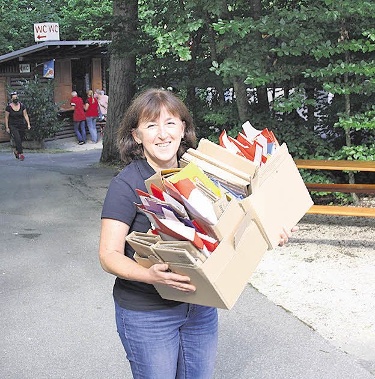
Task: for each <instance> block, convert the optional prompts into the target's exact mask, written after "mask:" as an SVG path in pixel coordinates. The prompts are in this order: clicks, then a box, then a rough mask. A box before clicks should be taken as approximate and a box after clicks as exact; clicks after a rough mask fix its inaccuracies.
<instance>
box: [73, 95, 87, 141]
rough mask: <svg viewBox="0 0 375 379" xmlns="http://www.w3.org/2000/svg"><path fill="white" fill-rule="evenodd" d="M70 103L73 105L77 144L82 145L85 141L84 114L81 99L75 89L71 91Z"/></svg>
mask: <svg viewBox="0 0 375 379" xmlns="http://www.w3.org/2000/svg"><path fill="white" fill-rule="evenodd" d="M70 105H71V106H72V107H73V110H74V111H73V124H74V133H75V134H76V136H77V139H78V144H79V145H83V144H84V143H86V123H85V121H86V115H85V110H84V105H83V100H82V98H81V97H79V96H78V94H77V92H76V91H73V92H72V98H71V100H70Z"/></svg>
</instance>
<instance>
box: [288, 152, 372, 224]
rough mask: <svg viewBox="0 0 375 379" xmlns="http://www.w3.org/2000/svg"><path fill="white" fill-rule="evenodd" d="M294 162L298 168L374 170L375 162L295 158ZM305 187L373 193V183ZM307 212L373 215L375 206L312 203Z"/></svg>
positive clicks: (320, 189)
mask: <svg viewBox="0 0 375 379" xmlns="http://www.w3.org/2000/svg"><path fill="white" fill-rule="evenodd" d="M295 163H296V165H297V167H298V168H299V169H308V170H309V169H310V170H336V171H367V172H375V162H370V161H345V160H338V161H334V160H318V159H296V160H295ZM306 187H307V189H309V190H310V191H317V192H319V191H320V192H342V193H365V194H375V184H345V183H344V184H338V183H306ZM307 213H310V214H327V215H339V216H362V217H375V208H367V207H354V206H333V205H313V206H312V207H311V208H310V209H309V211H308V212H307Z"/></svg>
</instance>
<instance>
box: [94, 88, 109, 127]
mask: <svg viewBox="0 0 375 379" xmlns="http://www.w3.org/2000/svg"><path fill="white" fill-rule="evenodd" d="M95 94H96V98H97V99H98V103H99V121H106V120H107V110H108V95H106V94H105V93H104V91H103V90H100V89H97V90H96V91H95Z"/></svg>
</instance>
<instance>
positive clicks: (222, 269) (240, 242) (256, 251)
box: [135, 213, 267, 309]
mask: <svg viewBox="0 0 375 379" xmlns="http://www.w3.org/2000/svg"><path fill="white" fill-rule="evenodd" d="M234 221H236V222H235V224H236V227H235V228H233V227H232V225H228V233H227V235H226V236H225V237H224V238H223V240H222V241H221V242H220V244H219V246H218V247H217V248H216V249H215V251H214V252H213V253H212V254H211V256H210V257H209V258H207V259H206V261H205V262H203V263H200V264H199V265H186V264H182V263H172V262H169V268H170V269H171V270H172V271H173V272H176V273H178V274H181V275H187V276H189V277H190V279H191V283H192V284H194V285H195V286H196V291H195V292H193V293H185V292H182V291H179V290H177V289H174V288H171V287H169V286H166V285H161V284H156V285H155V288H156V290H157V291H158V292H159V294H160V295H161V297H163V298H164V299H170V300H176V301H182V302H187V303H193V304H200V305H207V306H212V307H217V308H223V309H231V308H232V307H233V306H234V304H235V303H236V301H237V299H238V298H239V296H240V295H241V293H242V291H243V289H244V288H245V286H246V285H247V283H248V281H249V279H250V277H251V274H252V273H253V272H254V270H255V269H256V267H257V265H258V263H259V262H260V260H261V258H262V256H263V254H264V253H265V251H266V250H267V242H266V241H265V240H264V238H263V235H262V233H261V232H260V230H259V228H258V226H257V225H256V223H255V222H253V221H252V220H251V218H250V216H249V215H248V216H246V215H245V214H244V213H243V215H242V219H241V220H240V222H239V223H238V221H239V220H234ZM150 258H151V257H150ZM135 259H136V261H137V262H138V263H139V264H141V265H142V266H144V267H146V268H149V267H150V266H151V265H152V264H153V263H152V260H153V258H151V260H150V259H148V258H142V257H140V256H139V255H138V254H135Z"/></svg>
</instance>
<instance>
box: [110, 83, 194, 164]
mask: <svg viewBox="0 0 375 379" xmlns="http://www.w3.org/2000/svg"><path fill="white" fill-rule="evenodd" d="M162 108H165V109H166V110H167V111H168V112H169V113H171V114H172V115H173V116H175V117H179V118H180V119H181V120H182V121H183V122H184V123H185V132H184V137H183V139H182V140H181V144H180V147H179V149H178V151H177V159H180V157H181V156H182V154H183V153H184V152H185V151H186V150H187V149H189V148H191V147H192V148H195V147H196V141H197V138H196V135H195V127H194V123H193V119H192V117H191V115H190V113H189V110H188V109H187V107H186V105H185V104H184V103H183V102H182V101H181V99H179V98H178V97H177V96H176V95H175V94H173V93H172V92H171V91H168V90H164V89H157V88H150V89H148V90H145V91H144V92H142V93H141V94H140V95H139V96H137V97H136V98H135V99H134V100H133V101H132V103H131V105H130V106H129V108H128V109H127V111H126V112H125V115H124V117H123V119H122V121H121V123H120V127H119V129H118V132H117V146H118V149H119V152H120V157H121V160H122V161H124V162H125V163H126V164H128V163H129V162H131V161H132V160H133V159H140V158H145V156H144V152H143V146H142V145H139V144H137V143H136V142H135V140H134V138H133V135H132V132H133V131H134V130H135V129H137V128H138V126H139V123H140V122H141V121H153V120H155V119H157V118H158V117H159V115H160V110H161V109H162Z"/></svg>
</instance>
